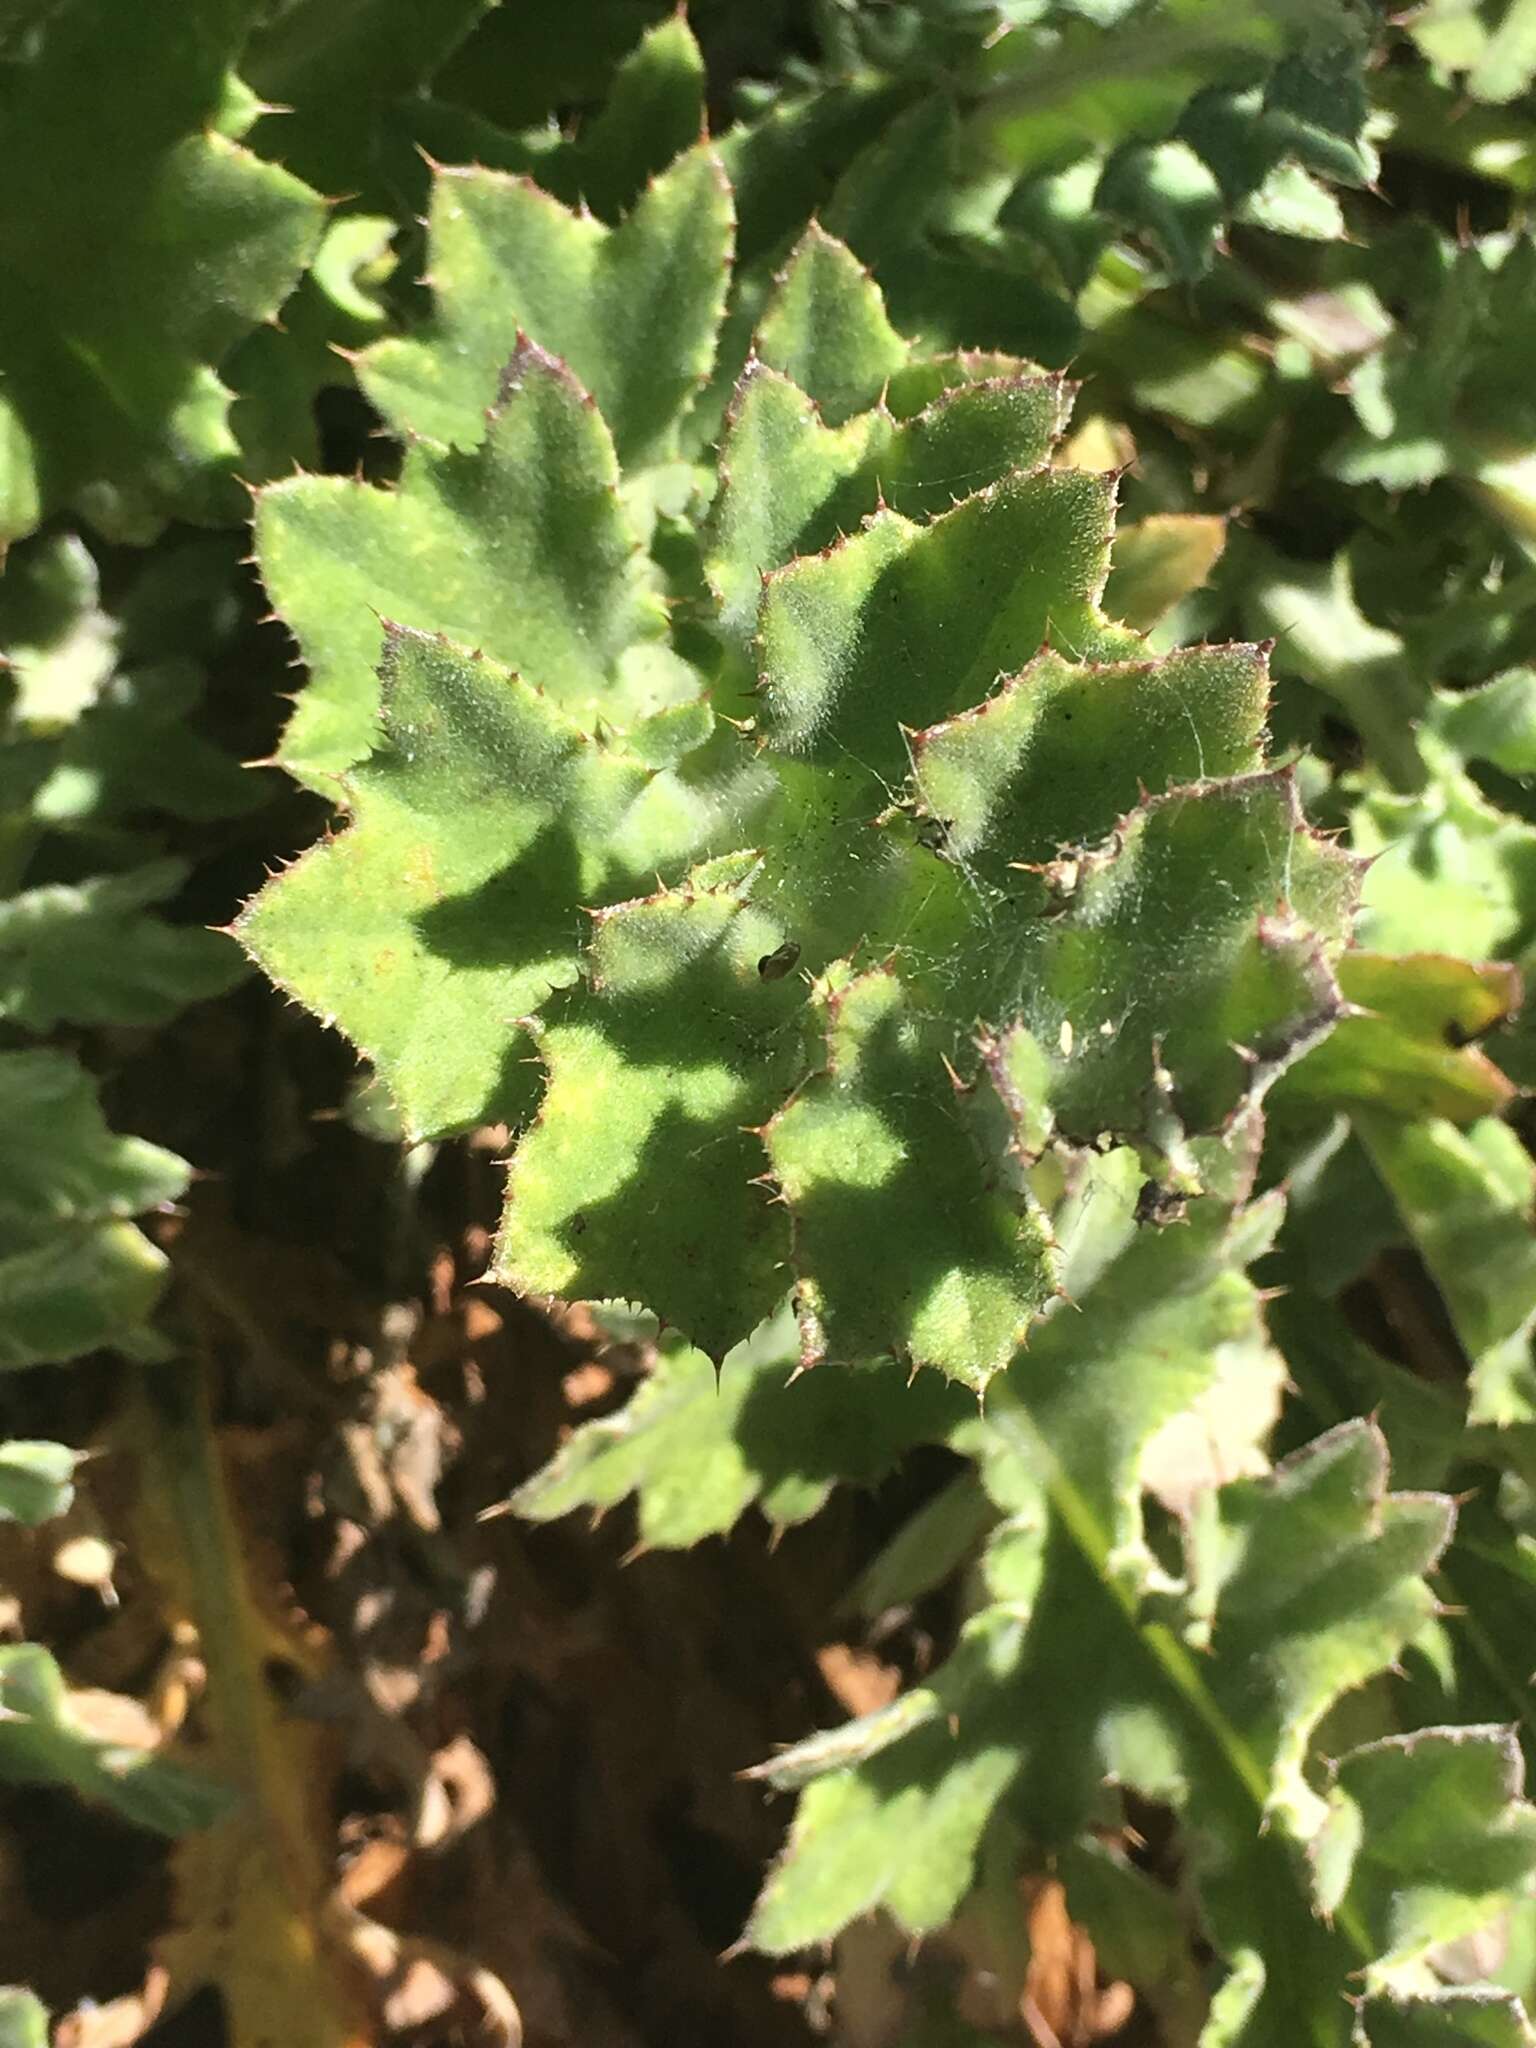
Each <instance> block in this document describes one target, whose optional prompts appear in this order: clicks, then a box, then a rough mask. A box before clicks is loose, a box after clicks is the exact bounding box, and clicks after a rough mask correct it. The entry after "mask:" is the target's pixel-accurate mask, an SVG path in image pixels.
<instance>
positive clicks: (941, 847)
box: [917, 818, 955, 854]
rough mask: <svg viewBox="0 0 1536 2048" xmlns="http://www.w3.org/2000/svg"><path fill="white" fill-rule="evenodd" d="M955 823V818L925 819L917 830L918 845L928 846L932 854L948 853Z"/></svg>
mask: <svg viewBox="0 0 1536 2048" xmlns="http://www.w3.org/2000/svg"><path fill="white" fill-rule="evenodd" d="M954 823H955V821H954V819H953V818H924V820H923V822H922V823H921V825H919V826H918V828H917V843H918V845H919V846H926V847H927V849H928V851H929V852H930V853H940V854H943V853H948V851H949V835H950V833H951V831H952V830H953V829H954Z"/></svg>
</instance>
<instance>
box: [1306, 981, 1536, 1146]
mask: <svg viewBox="0 0 1536 2048" xmlns="http://www.w3.org/2000/svg"><path fill="white" fill-rule="evenodd" d="M1338 976H1339V988H1340V992H1341V994H1342V995H1343V997H1344V1000H1345V1002H1346V1003H1348V1004H1349V1006H1350V1008H1349V1010H1348V1012H1347V1013H1346V1014H1345V1015H1344V1016H1343V1017H1341V1018H1340V1020H1339V1022H1338V1024H1337V1025H1336V1026H1335V1028H1334V1030H1333V1032H1332V1033H1331V1034H1330V1036H1329V1037H1328V1038H1327V1039H1325V1040H1324V1042H1323V1043H1322V1044H1321V1045H1319V1046H1315V1047H1314V1048H1313V1049H1312V1051H1311V1052H1309V1053H1308V1054H1307V1056H1306V1057H1305V1059H1303V1060H1302V1061H1301V1062H1300V1063H1299V1064H1298V1065H1297V1066H1296V1067H1295V1068H1294V1069H1293V1070H1292V1072H1291V1073H1290V1074H1289V1075H1288V1076H1287V1077H1286V1080H1285V1082H1284V1083H1283V1084H1282V1085H1283V1089H1284V1096H1283V1099H1284V1100H1291V1101H1294V1100H1297V1099H1301V1098H1305V1099H1306V1100H1308V1101H1313V1102H1337V1103H1343V1104H1346V1105H1359V1106H1361V1107H1364V1108H1371V1107H1379V1108H1382V1109H1385V1110H1387V1111H1389V1112H1390V1113H1391V1114H1392V1115H1394V1116H1400V1117H1412V1118H1417V1117H1447V1118H1449V1119H1450V1120H1451V1121H1452V1122H1454V1123H1458V1124H1469V1123H1475V1122H1476V1121H1477V1119H1478V1118H1479V1117H1484V1116H1488V1115H1491V1114H1493V1113H1495V1112H1497V1111H1499V1110H1501V1109H1504V1108H1506V1107H1507V1106H1508V1104H1509V1103H1510V1102H1511V1100H1512V1099H1513V1097H1514V1094H1515V1089H1514V1085H1513V1083H1512V1082H1510V1081H1508V1080H1507V1079H1506V1078H1505V1076H1504V1075H1503V1074H1502V1073H1500V1071H1499V1069H1498V1068H1497V1067H1496V1066H1495V1065H1494V1064H1493V1062H1492V1060H1490V1059H1489V1058H1488V1057H1487V1055H1486V1054H1485V1053H1483V1052H1480V1051H1479V1050H1478V1048H1477V1047H1476V1045H1474V1044H1472V1043H1471V1041H1472V1040H1474V1039H1477V1038H1481V1037H1483V1036H1484V1035H1485V1034H1486V1033H1487V1032H1490V1031H1492V1030H1493V1029H1494V1028H1495V1027H1496V1026H1497V1025H1499V1024H1501V1023H1503V1022H1505V1021H1506V1020H1507V1019H1508V1018H1509V1017H1511V1016H1512V1015H1513V1014H1514V1013H1515V1011H1516V1010H1518V1009H1519V1007H1520V1001H1521V987H1520V977H1519V975H1518V974H1517V973H1516V971H1515V969H1514V968H1513V967H1509V966H1504V965H1501V964H1491V965H1487V966H1474V965H1473V964H1472V963H1471V962H1470V961H1467V960H1456V959H1452V958H1450V957H1449V956H1448V955H1446V954H1444V953H1407V954H1402V955H1395V956H1394V955H1392V954H1387V953H1371V952H1366V951H1365V950H1363V949H1356V950H1353V951H1351V952H1348V953H1345V954H1343V955H1342V956H1341V957H1340V960H1339V963H1338Z"/></svg>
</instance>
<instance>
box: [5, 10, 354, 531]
mask: <svg viewBox="0 0 1536 2048" xmlns="http://www.w3.org/2000/svg"><path fill="white" fill-rule="evenodd" d="M249 12H250V9H249V7H248V5H247V4H245V0H210V4H208V5H204V6H202V7H200V8H199V9H198V10H197V14H196V18H195V19H194V18H193V17H192V16H191V15H189V13H188V11H187V9H186V8H185V7H183V6H182V5H181V4H180V0H144V4H143V5H142V6H136V7H134V8H131V9H127V10H125V9H123V8H120V7H117V6H115V5H113V4H111V0H69V4H68V5H66V6H63V7H59V8H55V9H52V10H50V13H49V17H48V20H47V23H46V25H45V26H44V29H43V33H42V38H41V45H40V48H39V50H38V51H37V52H36V53H35V55H34V56H33V57H32V59H31V60H30V61H29V62H28V63H26V64H24V65H22V66H19V67H17V70H16V75H15V77H14V79H13V81H12V84H11V87H10V90H9V93H8V101H7V115H6V123H5V136H4V141H3V142H0V186H3V189H4V190H5V191H6V192H7V193H8V194H9V195H10V196H9V200H8V203H7V207H6V221H7V226H6V228H5V230H4V235H5V241H4V268H5V271H6V275H7V278H8V280H9V286H8V289H7V292H6V295H5V304H4V307H3V308H0V373H3V375H4V379H5V385H6V405H7V411H8V413H9V415H10V418H11V421H12V422H13V428H12V431H11V432H10V433H8V434H7V435H5V436H4V437H3V438H4V444H5V445H4V448H3V450H0V453H3V455H4V458H5V468H6V471H7V472H8V474H7V476H6V477H5V478H4V479H3V480H0V503H3V504H5V505H6V506H7V507H9V511H8V515H7V516H8V520H9V523H8V524H7V526H6V528H5V531H4V533H3V534H0V540H5V539H10V538H13V537H14V536H15V535H16V534H17V533H18V532H24V531H26V530H27V527H29V526H30V525H31V524H32V523H34V521H35V519H36V518H37V516H38V515H39V512H47V511H49V510H52V509H54V508H55V507H59V506H70V507H72V508H74V509H76V510H78V511H81V512H83V513H84V514H85V515H86V516H87V517H89V518H90V519H91V520H92V521H93V523H95V524H96V525H97V526H99V527H100V528H102V530H104V531H106V532H108V533H111V534H114V535H127V536H131V537H135V538H144V537H145V536H146V535H149V534H152V533H153V532H155V531H156V530H157V528H158V527H159V526H160V525H161V524H163V523H164V520H165V519H166V517H167V516H168V515H170V514H171V513H173V512H177V513H180V514H182V515H183V516H189V517H192V518H196V519H204V520H217V519H222V518H227V519H234V518H236V517H238V512H239V502H238V497H239V494H238V491H237V489H236V487H235V484H234V481H233V474H232V472H233V467H234V463H235V460H236V456H237V447H236V443H235V441H234V438H233V436H232V435H231V433H230V431H229V427H228V424H227V421H226V417H225V415H226V412H227V409H228V402H229V401H228V393H227V391H226V390H225V388H224V386H223V385H222V384H221V383H220V382H219V379H218V377H217V375H216V374H215V369H214V367H213V366H214V365H216V364H217V362H218V360H219V358H220V357H221V356H222V355H223V354H224V353H225V351H226V350H227V349H228V348H229V347H230V345H231V344H232V343H233V342H235V341H236V340H237V339H238V338H239V337H240V336H241V335H242V334H244V333H246V332H247V331H248V330H249V329H250V328H252V327H253V326H255V325H256V324H257V322H259V321H262V320H265V319H267V318H269V317H270V316H271V315H272V314H273V313H275V312H276V310H277V308H278V307H279V305H280V304H281V303H282V301H283V299H284V298H285V297H286V296H287V293H288V291H289V289H290V288H291V287H292V285H293V284H294V282H295V281H296V279H297V277H298V275H299V272H300V270H301V268H302V266H303V264H304V262H305V260H306V259H307V257H308V256H309V255H310V253H311V252H312V250H313V248H314V246H315V244H316V242H317V241H318V239H319V236H320V230H321V226H322V224H323V208H322V205H321V202H320V200H319V198H318V197H317V195H316V194H315V193H313V192H311V191H310V190H308V188H307V187H305V186H304V185H301V184H300V183H299V182H298V180H297V179H296V178H294V177H291V176H290V175H289V174H288V173H287V172H286V171H282V170H279V169H278V168H277V167H276V166H275V165H271V164H264V163H261V162H259V161H258V160H257V159H256V158H255V157H254V156H252V155H250V154H249V153H248V152H247V151H246V150H244V149H242V148H240V147H239V146H238V145H237V144H235V143H233V142H230V141H227V140H225V139H224V137H222V136H221V135H218V134H216V133H212V132H209V129H210V124H211V121H212V118H213V116H214V115H215V113H216V112H217V110H218V107H219V103H220V98H221V95H222V92H223V88H224V82H225V75H226V72H227V69H228V68H229V66H230V65H231V64H232V62H233V60H234V58H235V57H236V55H237V53H238V51H239V48H240V44H241V42H242V40H243V35H244V31H245V27H246V22H247V18H248V15H249ZM29 498H30V501H31V507H32V509H31V510H30V512H29V510H28V509H27V501H28V499H29Z"/></svg>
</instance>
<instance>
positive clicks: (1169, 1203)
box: [1136, 1180, 1189, 1230]
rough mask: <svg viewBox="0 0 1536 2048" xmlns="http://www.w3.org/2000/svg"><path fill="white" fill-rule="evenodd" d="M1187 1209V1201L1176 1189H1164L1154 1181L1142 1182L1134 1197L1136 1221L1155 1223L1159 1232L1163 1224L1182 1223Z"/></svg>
mask: <svg viewBox="0 0 1536 2048" xmlns="http://www.w3.org/2000/svg"><path fill="white" fill-rule="evenodd" d="M1188 1209H1189V1203H1188V1201H1187V1200H1186V1198H1185V1197H1184V1196H1183V1195H1181V1194H1180V1193H1179V1192H1178V1190H1177V1189H1176V1188H1165V1187H1164V1186H1163V1185H1162V1184H1161V1182H1159V1181H1155V1180H1144V1181H1143V1182H1142V1184H1141V1193H1140V1194H1139V1195H1138V1196H1137V1197H1136V1221H1137V1222H1138V1223H1155V1224H1156V1225H1157V1227H1158V1229H1159V1230H1161V1229H1162V1227H1163V1225H1164V1224H1165V1223H1182V1222H1183V1221H1184V1218H1185V1215H1186V1214H1187V1212H1188Z"/></svg>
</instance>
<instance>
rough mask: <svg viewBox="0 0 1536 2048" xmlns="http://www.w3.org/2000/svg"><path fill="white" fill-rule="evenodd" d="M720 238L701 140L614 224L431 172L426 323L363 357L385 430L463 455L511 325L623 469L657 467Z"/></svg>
mask: <svg viewBox="0 0 1536 2048" xmlns="http://www.w3.org/2000/svg"><path fill="white" fill-rule="evenodd" d="M731 230H732V217H731V206H730V192H729V188H728V187H727V185H726V183H725V178H724V174H723V173H722V171H721V169H720V164H719V161H718V159H717V158H716V157H715V156H714V154H713V153H712V151H710V150H709V149H708V148H707V147H706V146H704V145H700V146H699V147H698V148H697V149H694V150H691V151H689V152H688V153H687V154H686V155H684V156H681V157H679V158H678V159H677V161H676V162H675V163H674V164H673V165H672V166H671V167H670V168H669V169H668V170H666V171H664V172H663V173H662V175H661V176H660V177H659V178H657V179H656V180H655V182H654V183H653V184H652V185H651V186H650V187H649V189H648V190H647V192H646V194H645V196H644V197H643V198H642V199H641V201H640V203H639V205H638V206H637V207H636V208H635V210H634V212H633V213H632V214H631V215H630V216H629V218H628V219H627V220H626V221H625V222H624V223H623V225H622V226H621V227H618V228H613V229H609V228H605V227H604V226H602V224H601V223H600V222H598V221H596V220H593V219H591V218H584V217H582V216H580V215H577V214H574V213H570V212H568V211H567V210H566V209H565V208H564V207H563V206H561V205H560V204H559V203H558V201H556V200H554V199H551V198H550V197H549V196H548V194H546V193H544V192H542V191H540V190H539V188H538V187H537V186H536V185H534V184H532V183H530V182H529V181H528V180H526V179H522V178H515V177H509V176H507V175H506V174H505V173H501V172H495V171H485V170H476V169H467V170H444V171H441V172H439V173H438V174H437V176H436V178H435V179H434V182H433V193H432V214H431V224H430V228H429V251H430V276H431V280H432V287H433V294H434V313H433V320H432V324H431V326H430V327H429V328H428V330H427V332H426V333H425V334H424V335H420V336H417V337H413V338H411V339H408V340H389V341H382V342H380V343H378V344H377V346H376V347H374V348H372V349H369V350H368V351H367V352H366V354H365V355H363V356H362V357H361V358H360V359H359V362H358V366H357V368H358V376H359V378H360V380H361V382H362V385H363V389H364V390H365V391H366V392H367V394H368V396H369V397H370V398H371V399H372V400H373V402H374V404H375V405H376V406H378V408H379V410H380V411H381V412H382V413H383V414H384V416H385V418H386V419H387V420H388V421H389V423H390V425H391V426H392V427H394V428H395V429H396V431H397V432H399V433H401V434H424V435H426V436H428V437H429V438H430V439H433V440H436V441H441V442H448V443H451V444H453V445H454V446H456V447H459V448H473V447H474V446H476V445H477V444H478V442H479V441H480V440H481V439H482V437H483V435H484V431H485V426H484V414H485V408H486V407H487V406H488V405H490V404H491V403H492V401H493V400H494V398H495V396H496V391H497V381H498V379H499V377H500V375H501V370H502V366H503V364H504V363H505V362H506V361H507V358H508V357H509V356H510V355H511V353H512V350H513V347H514V344H515V342H516V339H517V335H518V332H519V330H521V331H522V332H523V333H526V334H527V335H528V336H529V337H530V338H531V339H532V340H533V341H534V342H535V343H537V344H538V346H539V347H540V348H542V349H546V350H548V351H549V352H550V353H551V354H553V355H556V356H559V357H560V358H561V359H562V360H563V361H565V362H566V363H568V364H569V365H570V367H571V370H572V372H573V373H574V375H575V376H576V377H577V378H579V380H580V381H581V384H582V385H583V387H584V388H585V389H586V390H588V391H590V392H591V393H592V396H593V397H594V399H595V400H596V401H597V404H598V405H599V406H600V407H601V409H602V413H603V417H604V419H606V420H607V422H608V425H609V427H610V428H611V429H612V432H613V438H614V442H615V445H616V446H617V448H618V452H619V459H620V461H621V462H622V463H623V464H624V466H625V468H626V469H639V468H643V467H645V466H646V465H647V464H650V463H656V462H663V461H666V460H667V459H668V458H669V457H670V456H671V455H672V454H673V453H674V452H675V444H676V435H677V426H678V422H679V419H680V418H681V415H682V413H683V410H684V408H685V407H686V406H687V404H688V402H689V400H690V399H691V398H692V397H693V394H694V392H695V391H696V390H697V389H698V387H699V386H700V385H701V384H702V383H703V381H704V379H705V377H706V376H707V375H708V374H709V368H710V364H711V362H712V361H713V359H714V350H715V331H716V329H717V327H718V326H719V323H720V316H721V312H722V309H723V306H724V301H725V284H726V275H727V271H728V268H729V263H730V253H731Z"/></svg>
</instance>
